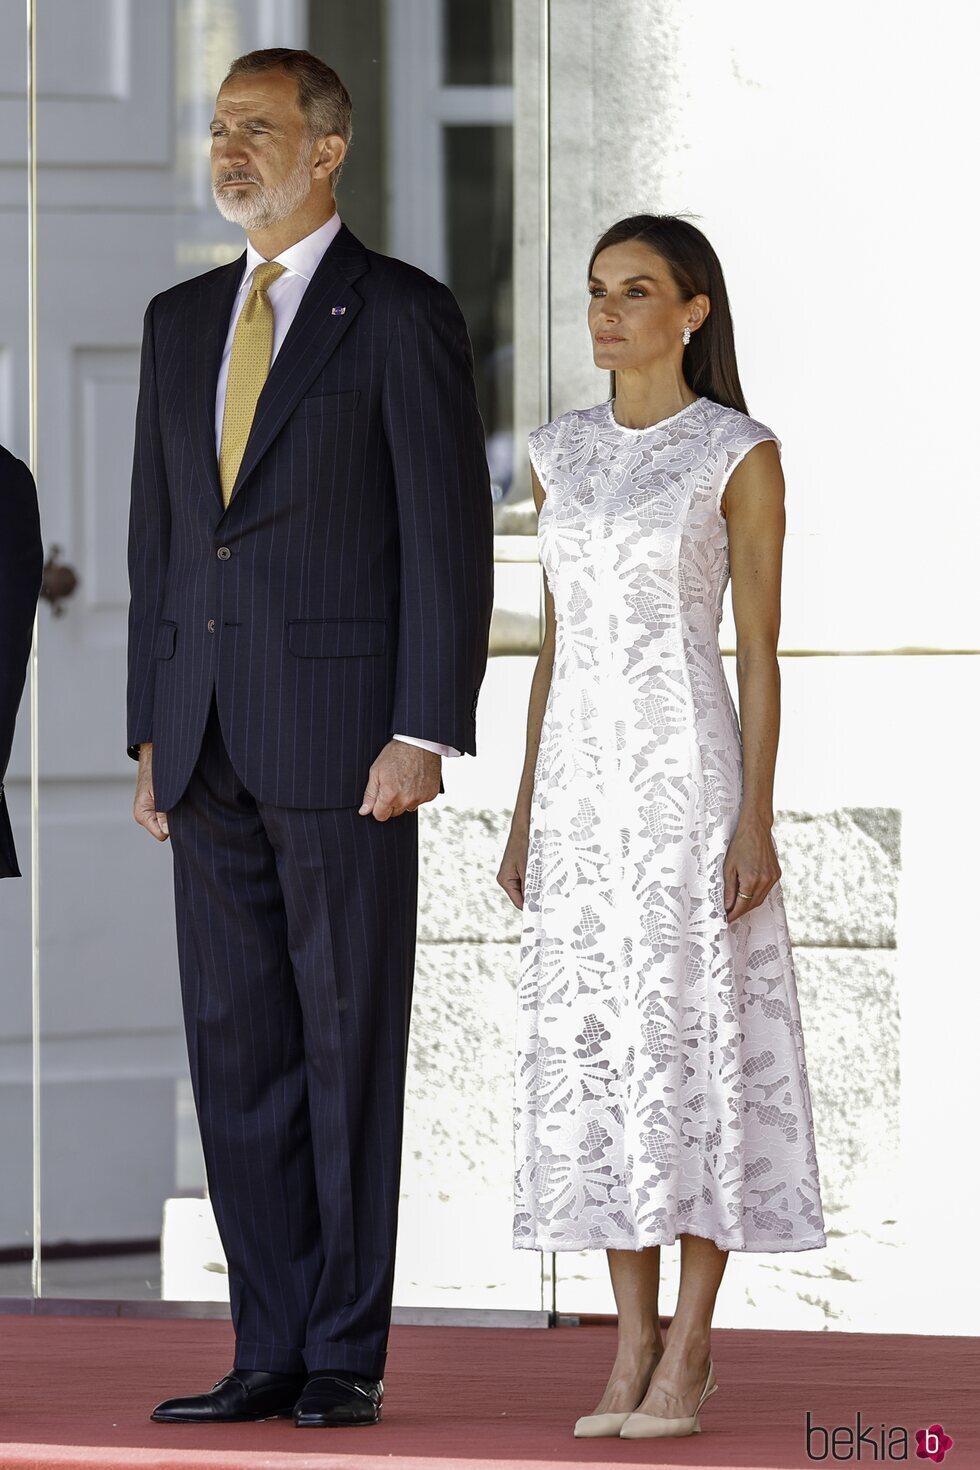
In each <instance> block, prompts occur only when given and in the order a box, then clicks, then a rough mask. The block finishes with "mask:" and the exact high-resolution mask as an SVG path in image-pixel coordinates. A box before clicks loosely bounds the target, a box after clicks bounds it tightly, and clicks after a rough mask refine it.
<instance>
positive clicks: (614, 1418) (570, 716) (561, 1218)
mask: <svg viewBox="0 0 980 1470" xmlns="http://www.w3.org/2000/svg"><path fill="white" fill-rule="evenodd" d="M588 291H589V296H590V298H591V299H590V301H589V304H588V323H589V329H590V332H591V336H592V347H593V355H594V359H595V362H596V364H597V365H598V366H600V367H604V368H609V369H610V370H611V372H612V374H613V379H612V381H613V394H614V396H613V398H612V399H611V400H610V401H607V402H603V403H599V404H596V405H595V406H594V407H591V408H585V409H577V410H573V411H572V412H569V413H565V414H562V415H561V416H560V417H558V418H556V419H554V420H553V421H552V422H550V423H548V424H544V425H542V427H541V428H539V429H536V430H535V431H534V433H533V434H532V435H531V437H530V453H531V463H532V468H533V472H534V473H533V476H532V482H533V487H534V494H535V500H536V503H537V507H538V511H539V521H538V541H539V551H540V556H541V561H542V566H543V569H544V576H545V608H546V630H545V637H544V642H543V645H542V648H541V653H540V657H539V659H538V665H537V669H536V672H535V675H534V681H533V684H532V691H531V698H530V706H529V711H528V725H527V754H526V760H525V765H524V772H523V776H522V779H521V785H520V790H519V793H518V799H517V805H516V809H515V812H514V819H513V823H512V827H511V833H510V837H509V840H508V844H507V848H506V852H505V854H504V857H503V861H502V863H501V867H500V872H499V874H498V882H500V883H501V885H502V886H503V887H504V889H505V890H506V891H507V893H508V894H509V895H510V897H511V898H512V899H513V901H514V903H515V904H516V905H517V906H518V907H519V908H522V909H523V914H524V921H523V934H522V943H521V975H520V991H519V1007H518V1016H519V1022H518V1048H517V1066H516V1087H517V1105H516V1141H517V1174H516V1214H515V1224H514V1243H515V1245H516V1246H517V1247H519V1248H520V1247H523V1248H528V1249H538V1250H546V1251H563V1250H569V1251H577V1250H583V1249H603V1250H605V1251H607V1253H608V1260H609V1269H610V1273H611V1277H612V1284H613V1289H614V1293H615V1297H616V1304H617V1308H618V1315H619V1336H618V1345H617V1355H616V1360H615V1363H614V1365H613V1368H612V1372H611V1374H610V1378H609V1382H608V1384H607V1386H606V1389H605V1392H604V1393H603V1394H602V1397H601V1399H600V1400H599V1402H598V1404H597V1406H596V1407H595V1409H594V1412H592V1413H590V1414H586V1415H585V1416H584V1417H583V1418H582V1419H580V1420H579V1422H578V1424H577V1425H576V1427H575V1432H576V1434H578V1435H581V1436H584V1435H599V1434H621V1435H622V1436H623V1437H626V1438H637V1437H648V1436H649V1437H656V1436H662V1435H679V1434H688V1433H692V1432H694V1431H695V1430H696V1429H697V1428H698V1427H699V1423H698V1417H697V1416H698V1410H699V1409H700V1406H701V1404H702V1403H703V1401H704V1399H705V1398H706V1397H707V1396H708V1395H709V1394H710V1393H713V1392H714V1391H715V1387H716V1386H717V1384H716V1382H715V1378H714V1373H713V1366H712V1362H711V1354H710V1328H711V1318H712V1312H713V1309H714V1303H715V1298H716V1295H717V1292H718V1288H719V1286H720V1284H721V1279H722V1275H723V1272H724V1269H725V1265H726V1262H727V1259H728V1253H729V1252H730V1251H733V1250H734V1251H764V1252H774V1251H802V1250H812V1249H815V1248H818V1247H821V1246H823V1245H825V1244H826V1240H825V1236H824V1228H823V1224H824V1222H823V1214H822V1208H821V1200H820V1182H819V1173H818V1167H817V1159H816V1152H815V1147H814V1134H813V1119H812V1113H811V1106H810V1096H809V1088H808V1081H807V1071H806V1061H805V1056H804V1048H803V1033H802V1029H801V1023H800V1013H799V1005H798V1000H797V990H796V977H795V973H794V968H793V957H792V952H791V948H790V941H789V935H788V931H787V924H786V914H785V910H784V906H783V898H782V891H781V888H780V886H779V878H780V874H781V869H780V866H779V861H778V856H777V852H776V848H775V845H774V842H773V838H772V830H771V829H772V822H773V780H774V771H775V762H776V749H777V742H778V735H779V709H780V678H779V667H778V663H777V658H776V646H777V639H778V632H779V623H780V581H781V571H782V547H783V538H784V530H785V512H784V485H783V477H782V471H781V466H780V455H779V440H778V439H777V438H776V435H775V434H774V433H773V431H772V430H771V429H769V428H767V427H766V425H765V424H762V423H760V422H758V421H757V420H756V419H753V418H750V417H749V416H748V413H747V410H746V405H745V400H744V398H743V396H742V390H741V386H740V384H739V379H738V370H737V366H736V360H735V346H734V336H733V331H732V322H731V314H730V312H729V308H728V300H727V296H726V292H725V284H724V278H723V275H722V270H721V266H720V264H719V262H718V258H717V256H716V255H715V252H714V250H713V249H712V247H711V245H710V244H709V242H708V241H707V240H706V239H705V237H704V235H703V234H702V233H701V232H700V230H698V229H696V228H695V227H694V226H693V225H691V224H690V223H689V222H687V221H686V220H683V219H679V218H676V217H673V216H650V215H638V216H635V217H633V218H631V219H627V220H623V221H621V222H620V223H619V224H617V225H615V226H613V228H612V229H611V230H609V231H607V232H606V234H605V235H603V237H602V238H601V239H600V241H599V243H598V244H597V246H596V249H595V251H594V252H593V256H592V259H591V261H590V262H589V284H588ZM729 579H730V580H731V583H732V606H733V611H734V616H735V623H736V629H737V660H736V665H737V680H738V692H739V713H738V714H736V710H735V705H734V702H733V700H732V696H731V692H730V690H729V686H728V682H727V679H726V677H725V673H724V669H723V665H722V659H721V653H720V649H719V643H718V628H719V624H720V621H721V612H722V600H723V597H724V593H725V589H726V586H727V584H728V581H729ZM678 1237H679V1238H680V1241H681V1282H680V1291H679V1295H678V1300H677V1306H676V1310H675V1313H674V1316H673V1318H672V1320H671V1324H670V1329H669V1333H668V1334H667V1340H666V1344H665V1343H664V1340H663V1338H662V1336H661V1330H660V1323H659V1312H658V1286H659V1280H660V1247H661V1246H662V1245H671V1244H672V1243H673V1242H674V1241H675V1239H677V1238H678Z"/></svg>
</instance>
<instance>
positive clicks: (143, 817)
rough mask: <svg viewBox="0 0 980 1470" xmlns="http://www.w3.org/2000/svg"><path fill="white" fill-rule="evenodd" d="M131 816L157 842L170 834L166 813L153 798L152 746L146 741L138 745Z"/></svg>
mask: <svg viewBox="0 0 980 1470" xmlns="http://www.w3.org/2000/svg"><path fill="white" fill-rule="evenodd" d="M133 816H134V817H135V819H136V821H137V822H139V824H140V826H141V827H145V828H146V830H147V832H149V834H150V836H151V837H155V838H156V840H157V841H158V842H166V840H167V838H168V837H169V836H170V828H169V826H168V825H167V813H166V812H158V811H157V808H156V802H155V801H154V799H153V746H152V745H151V744H150V743H149V742H148V741H144V742H143V744H142V745H141V746H140V763H139V769H138V771H137V772H136V799H135V800H134V802H133Z"/></svg>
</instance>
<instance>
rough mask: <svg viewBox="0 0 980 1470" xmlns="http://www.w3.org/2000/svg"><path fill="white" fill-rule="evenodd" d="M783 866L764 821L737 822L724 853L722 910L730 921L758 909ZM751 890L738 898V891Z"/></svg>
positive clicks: (780, 875)
mask: <svg viewBox="0 0 980 1470" xmlns="http://www.w3.org/2000/svg"><path fill="white" fill-rule="evenodd" d="M782 871H783V870H782V868H781V867H780V866H779V859H778V858H777V857H776V849H775V848H774V847H773V845H772V833H771V831H770V829H769V827H768V826H767V825H766V823H765V822H763V821H761V820H760V819H758V818H751V817H746V818H743V819H741V820H740V821H739V824H738V827H737V828H736V831H735V836H734V837H733V838H732V840H731V842H730V843H729V844H728V852H727V853H726V854H725V866H724V874H725V912H726V914H727V915H728V922H729V924H731V923H733V922H734V920H735V919H740V918H741V917H742V915H743V914H747V913H748V912H749V910H750V909H757V908H758V907H759V905H760V903H762V902H763V900H764V899H765V897H766V895H767V893H768V892H769V890H770V889H771V888H773V887H774V886H775V885H776V884H777V883H778V882H779V880H780V878H781V877H782ZM739 890H741V891H742V892H743V893H751V895H752V897H751V898H739V897H738V893H739Z"/></svg>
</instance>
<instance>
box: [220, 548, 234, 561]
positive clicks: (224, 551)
mask: <svg viewBox="0 0 980 1470" xmlns="http://www.w3.org/2000/svg"><path fill="white" fill-rule="evenodd" d="M230 556H231V552H230V551H229V550H228V548H227V546H219V547H218V560H219V561H228V559H229V558H230Z"/></svg>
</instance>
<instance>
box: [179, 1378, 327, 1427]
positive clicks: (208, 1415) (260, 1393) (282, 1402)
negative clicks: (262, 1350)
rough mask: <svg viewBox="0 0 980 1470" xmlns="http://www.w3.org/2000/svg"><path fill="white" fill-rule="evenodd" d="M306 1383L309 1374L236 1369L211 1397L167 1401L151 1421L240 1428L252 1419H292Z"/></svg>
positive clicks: (199, 1395)
mask: <svg viewBox="0 0 980 1470" xmlns="http://www.w3.org/2000/svg"><path fill="white" fill-rule="evenodd" d="M304 1382H305V1374H295V1373H262V1372H260V1371H259V1370H258V1369H257V1368H233V1369H232V1370H231V1372H230V1373H229V1374H227V1375H226V1377H224V1378H222V1379H220V1381H219V1382H218V1383H216V1384H215V1385H214V1388H212V1389H211V1392H210V1393H196V1394H193V1395H192V1396H191V1397H190V1398H186V1399H164V1401H163V1403H162V1404H157V1406H156V1408H155V1409H154V1410H153V1413H152V1414H151V1415H150V1418H151V1419H155V1420H156V1422H157V1423H158V1424H237V1423H239V1422H240V1421H241V1420H248V1419H277V1418H288V1417H289V1415H290V1414H291V1413H292V1412H293V1409H294V1407H295V1405H296V1400H297V1399H298V1398H299V1396H300V1394H301V1393H302V1391H303V1383H304Z"/></svg>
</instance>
